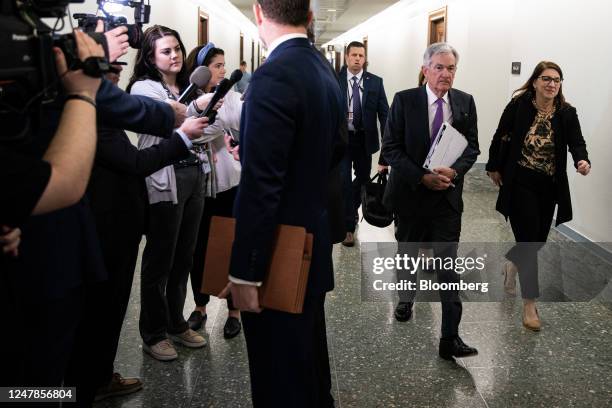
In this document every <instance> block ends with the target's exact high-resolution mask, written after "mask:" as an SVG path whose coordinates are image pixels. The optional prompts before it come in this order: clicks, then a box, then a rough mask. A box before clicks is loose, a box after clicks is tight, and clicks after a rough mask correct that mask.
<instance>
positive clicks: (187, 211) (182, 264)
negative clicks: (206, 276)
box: [139, 166, 206, 346]
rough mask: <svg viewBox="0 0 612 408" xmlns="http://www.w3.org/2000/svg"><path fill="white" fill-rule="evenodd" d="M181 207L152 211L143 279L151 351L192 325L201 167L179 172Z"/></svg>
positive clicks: (164, 205)
mask: <svg viewBox="0 0 612 408" xmlns="http://www.w3.org/2000/svg"><path fill="white" fill-rule="evenodd" d="M175 174H176V186H177V198H178V203H177V204H173V203H172V202H159V203H155V204H152V205H150V206H149V226H148V229H147V244H146V246H145V249H144V252H143V255H142V270H141V277H140V321H139V328H140V335H141V336H142V340H143V341H144V342H145V344H147V345H149V346H152V345H154V344H157V343H158V342H160V341H162V340H165V339H166V338H167V335H166V333H170V334H179V333H182V332H184V331H186V330H187V329H189V325H188V324H187V322H186V321H185V317H184V316H183V308H184V306H185V296H186V295H187V281H188V279H189V271H191V268H192V265H193V253H194V251H195V245H196V238H197V236H198V227H199V225H200V221H201V219H202V211H203V210H204V194H205V188H206V187H205V186H206V176H205V175H204V174H203V173H202V169H201V167H200V166H190V167H183V168H177V167H175Z"/></svg>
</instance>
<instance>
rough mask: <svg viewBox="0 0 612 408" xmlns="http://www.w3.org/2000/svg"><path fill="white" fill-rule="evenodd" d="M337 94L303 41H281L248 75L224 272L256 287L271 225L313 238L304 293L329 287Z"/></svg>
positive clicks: (323, 67) (261, 275)
mask: <svg viewBox="0 0 612 408" xmlns="http://www.w3.org/2000/svg"><path fill="white" fill-rule="evenodd" d="M342 120H343V110H342V96H341V93H340V87H339V86H338V82H337V81H336V79H335V78H334V76H333V75H332V73H331V72H330V69H329V67H328V66H327V65H326V64H325V62H323V61H322V60H321V58H320V57H319V56H318V55H317V51H315V50H313V49H312V47H311V46H310V43H309V42H308V40H307V39H305V38H295V39H291V40H288V41H285V42H283V43H281V44H280V45H279V46H278V48H276V49H275V50H274V51H273V52H272V53H271V54H270V56H269V57H268V58H267V60H266V63H265V64H263V65H262V66H261V67H259V68H258V69H257V71H255V73H254V74H253V77H252V79H251V83H250V85H249V90H248V92H247V96H246V98H245V102H244V106H243V109H242V120H241V123H242V129H241V148H240V159H241V162H242V175H241V179H240V186H239V188H238V193H237V196H236V201H235V206H234V214H235V217H236V238H235V240H234V245H233V251H232V259H231V267H230V274H231V275H232V276H233V277H235V278H239V279H243V280H247V281H262V280H263V278H264V276H265V272H266V269H267V266H268V265H269V263H270V255H271V249H272V245H273V244H274V236H275V231H276V227H277V225H278V224H288V225H297V226H303V227H305V228H306V230H307V231H308V232H311V233H313V235H314V246H313V256H312V262H311V268H310V275H309V278H308V287H307V295H317V294H322V293H324V292H327V291H329V290H331V289H333V270H332V260H331V248H332V245H331V241H330V225H329V220H328V215H327V210H326V208H327V201H328V200H327V192H328V177H329V170H330V164H331V160H332V152H333V149H334V146H335V145H336V144H337V139H338V138H339V137H340V136H339V132H338V126H339V125H340V122H341V121H342Z"/></svg>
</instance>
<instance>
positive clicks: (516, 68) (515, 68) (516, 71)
mask: <svg viewBox="0 0 612 408" xmlns="http://www.w3.org/2000/svg"><path fill="white" fill-rule="evenodd" d="M520 74H521V63H520V62H513V63H512V75H520Z"/></svg>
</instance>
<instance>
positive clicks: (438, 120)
mask: <svg viewBox="0 0 612 408" xmlns="http://www.w3.org/2000/svg"><path fill="white" fill-rule="evenodd" d="M443 104H444V100H443V99H441V98H438V100H437V101H436V105H438V109H436V115H435V116H434V120H433V123H432V124H431V136H430V137H431V142H432V143H433V141H434V139H435V138H436V136H437V134H438V131H439V130H440V127H441V126H442V122H443V119H444V112H443V110H442V105H443Z"/></svg>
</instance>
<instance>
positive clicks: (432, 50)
mask: <svg viewBox="0 0 612 408" xmlns="http://www.w3.org/2000/svg"><path fill="white" fill-rule="evenodd" d="M458 59H459V55H458V53H457V51H456V50H455V49H454V48H453V47H451V46H450V45H449V44H447V43H435V44H432V45H430V46H429V47H428V48H427V50H426V51H425V55H424V57H423V68H422V70H423V74H424V75H425V78H426V79H427V84H425V85H423V86H421V87H419V88H414V89H408V90H405V91H402V92H399V93H397V94H396V95H395V97H394V99H393V103H392V105H391V110H390V112H389V116H388V118H387V126H386V129H385V135H384V139H383V147H382V154H383V155H384V157H385V159H386V160H387V161H388V162H389V165H390V166H391V169H392V170H391V174H390V177H389V184H388V185H387V191H386V192H385V197H384V201H385V203H386V205H387V206H388V207H390V208H392V209H393V212H394V213H395V214H397V216H398V225H397V231H396V239H397V241H398V253H402V254H407V255H408V256H410V257H414V258H416V257H417V256H418V249H419V242H420V241H423V240H424V239H425V238H424V236H425V235H427V237H428V238H429V239H430V240H431V242H432V243H433V249H434V256H435V257H439V258H442V259H445V258H446V257H452V258H455V257H456V256H457V243H458V242H459V236H460V233H461V213H462V212H463V200H462V197H461V195H462V191H463V177H464V176H465V174H466V173H467V172H468V170H469V169H470V168H471V167H472V165H473V164H474V162H475V161H476V157H477V156H478V154H479V153H480V151H479V150H478V130H477V126H476V106H475V104H474V98H473V97H472V96H471V95H469V94H467V93H465V92H462V91H459V90H456V89H452V85H453V80H454V78H455V73H456V70H457V62H458ZM444 121H446V122H449V123H450V124H451V125H452V126H453V127H454V128H455V129H457V131H459V132H460V133H461V134H462V135H464V136H465V138H466V139H467V141H468V146H467V147H466V149H465V151H464V152H463V154H462V155H461V157H459V159H457V161H456V162H455V163H454V164H452V165H451V167H437V168H435V169H434V170H433V172H431V173H430V172H428V171H426V170H425V169H424V168H423V163H424V162H425V159H426V157H427V154H428V152H429V149H430V147H431V143H432V141H433V140H434V138H435V137H436V135H437V133H438V130H439V129H440V127H441V125H442V123H443V122H444ZM415 272H416V271H409V270H405V269H398V270H397V279H398V282H401V281H404V280H406V281H410V282H414V283H415V284H416V279H417V275H416V273H415ZM437 273H438V281H439V282H459V275H458V274H457V273H455V271H454V270H453V269H444V268H440V269H438V270H437ZM416 287H418V285H416ZM398 293H399V297H400V302H399V304H398V305H397V307H396V309H395V318H396V319H397V320H398V321H407V320H409V319H410V317H411V315H412V306H413V302H414V298H415V295H416V290H405V291H400V292H398ZM440 300H441V302H442V336H441V339H440V348H439V354H440V357H442V358H444V359H448V360H451V359H452V358H453V356H454V357H465V356H468V355H474V354H476V353H477V351H476V349H474V348H472V347H469V346H467V345H466V344H465V343H463V341H462V340H461V338H460V337H459V322H460V321H461V310H462V308H461V301H460V299H459V294H458V291H456V290H444V291H443V290H441V291H440Z"/></svg>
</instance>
